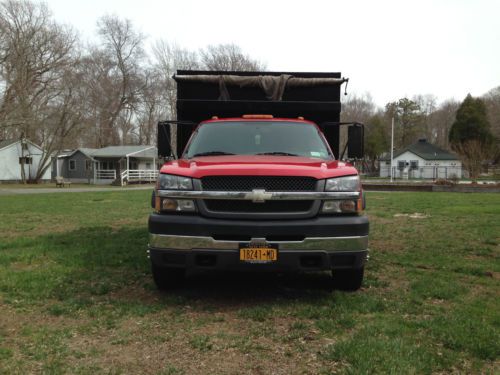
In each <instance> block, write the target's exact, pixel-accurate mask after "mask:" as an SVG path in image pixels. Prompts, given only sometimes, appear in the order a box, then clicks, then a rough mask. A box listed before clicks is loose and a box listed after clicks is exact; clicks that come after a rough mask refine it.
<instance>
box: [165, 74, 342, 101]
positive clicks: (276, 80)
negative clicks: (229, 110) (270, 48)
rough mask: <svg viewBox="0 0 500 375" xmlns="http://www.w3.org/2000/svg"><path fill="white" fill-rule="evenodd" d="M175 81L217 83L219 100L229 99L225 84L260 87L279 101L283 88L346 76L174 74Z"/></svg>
mask: <svg viewBox="0 0 500 375" xmlns="http://www.w3.org/2000/svg"><path fill="white" fill-rule="evenodd" d="M174 79H175V80H176V81H177V82H189V81H191V82H205V83H216V84H219V91H220V97H219V100H230V96H229V92H228V90H227V86H239V87H260V88H261V89H262V90H263V91H264V93H265V95H266V98H267V99H268V100H275V101H281V99H282V98H283V93H284V92H285V88H286V87H287V86H288V87H311V86H324V85H332V86H333V85H341V84H342V83H344V82H346V81H348V79H346V78H297V77H293V76H292V75H290V74H282V75H279V76H271V75H258V76H237V75H230V74H228V75H201V74H200V75H176V76H175V77H174Z"/></svg>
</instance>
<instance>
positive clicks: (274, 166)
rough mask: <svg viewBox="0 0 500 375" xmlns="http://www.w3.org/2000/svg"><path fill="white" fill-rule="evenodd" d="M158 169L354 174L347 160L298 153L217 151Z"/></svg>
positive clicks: (190, 173)
mask: <svg viewBox="0 0 500 375" xmlns="http://www.w3.org/2000/svg"><path fill="white" fill-rule="evenodd" d="M160 172H161V173H168V174H174V175H178V176H185V177H192V178H202V177H205V176H231V175H233V176H307V177H314V178H316V179H323V178H330V177H340V176H351V175H356V174H358V172H357V171H356V169H355V168H354V167H353V166H351V165H350V164H348V163H345V162H342V161H336V160H323V159H317V158H308V157H301V156H273V155H221V156H204V157H197V158H193V159H189V160H187V159H180V160H173V161H170V162H167V163H165V164H164V165H163V167H162V168H161V170H160Z"/></svg>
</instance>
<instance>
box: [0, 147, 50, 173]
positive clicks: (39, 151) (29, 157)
mask: <svg viewBox="0 0 500 375" xmlns="http://www.w3.org/2000/svg"><path fill="white" fill-rule="evenodd" d="M45 155H46V152H45V150H44V149H43V148H41V147H40V146H38V145H36V144H34V143H33V142H31V141H29V140H27V139H23V140H20V139H6V140H0V182H18V181H21V180H22V174H21V165H22V164H24V173H25V177H26V179H27V180H33V179H35V178H36V173H37V171H38V169H39V167H40V164H41V163H42V162H43V159H44V156H45ZM42 167H43V166H42ZM50 174H51V170H50V166H49V167H48V168H47V170H46V171H45V172H44V173H43V175H42V178H41V180H42V181H43V180H47V181H48V180H50Z"/></svg>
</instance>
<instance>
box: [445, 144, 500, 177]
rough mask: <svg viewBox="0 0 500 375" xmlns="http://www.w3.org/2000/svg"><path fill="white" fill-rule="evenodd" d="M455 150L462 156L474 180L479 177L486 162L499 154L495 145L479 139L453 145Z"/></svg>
mask: <svg viewBox="0 0 500 375" xmlns="http://www.w3.org/2000/svg"><path fill="white" fill-rule="evenodd" d="M453 150H454V151H455V152H457V154H458V155H460V158H461V159H462V163H463V165H464V167H465V169H466V170H467V171H468V172H469V177H470V178H471V179H472V180H475V179H477V178H478V177H479V175H480V173H481V171H482V167H483V162H484V161H485V160H488V159H494V158H495V157H498V154H499V151H498V149H497V148H496V147H495V144H494V143H485V142H484V141H482V140H479V139H471V140H467V141H465V142H461V143H456V144H453Z"/></svg>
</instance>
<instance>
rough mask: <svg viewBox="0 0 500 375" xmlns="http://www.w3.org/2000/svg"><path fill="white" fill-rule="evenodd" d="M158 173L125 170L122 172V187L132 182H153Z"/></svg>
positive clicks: (155, 171) (148, 170)
mask: <svg viewBox="0 0 500 375" xmlns="http://www.w3.org/2000/svg"><path fill="white" fill-rule="evenodd" d="M157 177H158V171H157V170H154V169H126V170H124V171H123V172H122V174H121V178H122V185H124V184H125V183H128V182H133V181H143V182H155V181H156V178H157Z"/></svg>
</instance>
